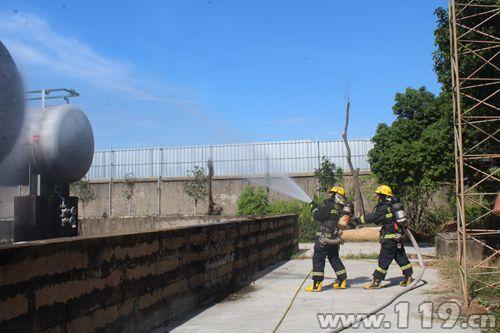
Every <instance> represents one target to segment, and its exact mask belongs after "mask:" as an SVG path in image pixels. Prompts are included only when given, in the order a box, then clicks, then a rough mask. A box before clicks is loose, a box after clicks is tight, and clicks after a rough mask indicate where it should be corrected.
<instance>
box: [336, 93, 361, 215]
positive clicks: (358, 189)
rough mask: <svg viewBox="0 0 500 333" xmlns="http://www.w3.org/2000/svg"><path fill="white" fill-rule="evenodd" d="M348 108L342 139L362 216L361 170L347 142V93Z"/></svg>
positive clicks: (355, 202) (349, 102)
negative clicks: (352, 158) (355, 167)
mask: <svg viewBox="0 0 500 333" xmlns="http://www.w3.org/2000/svg"><path fill="white" fill-rule="evenodd" d="M346 89H347V88H346ZM346 99H347V101H346V108H345V127H344V132H342V139H343V140H344V144H345V148H346V158H347V164H348V165H349V169H350V170H351V175H352V181H353V184H354V193H355V201H354V209H355V210H356V211H357V213H358V214H359V215H360V216H361V215H363V214H364V213H365V207H364V205H363V197H362V195H361V187H360V184H359V177H358V175H359V169H354V166H353V165H352V161H351V148H350V147H349V141H347V128H348V127H349V110H350V107H351V101H350V99H349V93H348V91H346Z"/></svg>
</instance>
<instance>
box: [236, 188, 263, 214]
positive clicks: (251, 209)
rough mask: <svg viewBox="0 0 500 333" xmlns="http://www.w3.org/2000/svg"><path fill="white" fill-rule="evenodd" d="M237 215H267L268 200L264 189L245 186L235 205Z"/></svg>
mask: <svg viewBox="0 0 500 333" xmlns="http://www.w3.org/2000/svg"><path fill="white" fill-rule="evenodd" d="M236 206H237V209H236V214H237V215H266V214H268V213H269V199H268V195H267V192H266V190H265V189H263V188H260V187H254V186H247V187H245V189H244V190H243V192H241V194H240V196H239V198H238V202H237V203H236Z"/></svg>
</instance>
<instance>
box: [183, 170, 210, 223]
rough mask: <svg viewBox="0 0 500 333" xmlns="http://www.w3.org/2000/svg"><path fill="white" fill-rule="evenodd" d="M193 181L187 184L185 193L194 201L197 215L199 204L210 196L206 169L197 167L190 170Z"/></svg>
mask: <svg viewBox="0 0 500 333" xmlns="http://www.w3.org/2000/svg"><path fill="white" fill-rule="evenodd" d="M188 175H189V176H190V177H191V179H190V180H189V181H188V182H186V185H185V186H184V192H185V193H186V194H187V195H188V196H190V197H191V199H193V202H194V212H193V213H194V215H196V213H197V209H198V202H200V200H205V198H206V197H207V195H208V185H209V184H208V177H207V176H206V175H205V169H204V168H203V167H201V166H198V165H195V166H194V167H193V169H191V170H188Z"/></svg>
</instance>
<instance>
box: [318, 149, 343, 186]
mask: <svg viewBox="0 0 500 333" xmlns="http://www.w3.org/2000/svg"><path fill="white" fill-rule="evenodd" d="M314 176H315V177H316V180H317V181H318V185H319V190H320V191H321V192H327V191H328V189H330V188H331V187H332V186H334V185H335V184H339V183H341V182H342V180H343V178H344V171H343V170H342V168H340V167H337V165H335V163H333V162H331V161H330V160H329V159H328V158H326V156H323V157H322V158H321V163H320V165H319V168H317V169H315V170H314Z"/></svg>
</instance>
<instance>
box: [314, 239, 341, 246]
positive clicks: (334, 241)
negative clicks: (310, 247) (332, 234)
mask: <svg viewBox="0 0 500 333" xmlns="http://www.w3.org/2000/svg"><path fill="white" fill-rule="evenodd" d="M319 243H320V244H321V246H329V245H340V244H344V243H345V241H344V240H343V239H342V238H340V237H337V238H333V239H332V238H326V237H320V239H319Z"/></svg>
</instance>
